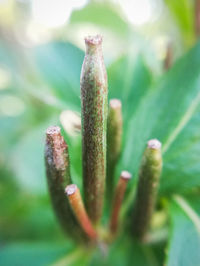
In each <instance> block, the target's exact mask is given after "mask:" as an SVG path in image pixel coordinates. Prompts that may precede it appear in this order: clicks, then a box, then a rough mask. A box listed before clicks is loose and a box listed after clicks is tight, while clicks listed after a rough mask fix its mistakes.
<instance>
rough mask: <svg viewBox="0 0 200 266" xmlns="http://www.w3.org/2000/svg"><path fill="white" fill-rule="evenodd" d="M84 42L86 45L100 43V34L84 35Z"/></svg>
mask: <svg viewBox="0 0 200 266" xmlns="http://www.w3.org/2000/svg"><path fill="white" fill-rule="evenodd" d="M85 43H86V44H88V45H98V44H101V43H102V36H101V35H96V36H87V37H85Z"/></svg>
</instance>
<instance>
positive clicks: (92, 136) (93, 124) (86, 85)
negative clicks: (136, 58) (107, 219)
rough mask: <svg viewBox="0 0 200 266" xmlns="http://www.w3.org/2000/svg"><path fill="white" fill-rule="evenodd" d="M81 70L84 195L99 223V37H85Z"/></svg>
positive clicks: (102, 138) (103, 85) (103, 77)
mask: <svg viewBox="0 0 200 266" xmlns="http://www.w3.org/2000/svg"><path fill="white" fill-rule="evenodd" d="M85 44H86V54H85V58H84V62H83V66H82V71H81V111H82V162H83V184H84V199H85V203H86V209H87V211H88V214H89V217H90V218H91V220H92V221H93V222H94V223H95V224H96V223H98V221H99V219H100V217H101V214H102V208H103V197H104V186H105V185H104V183H105V175H106V128H107V74H106V69H105V65H104V60H103V54H102V47H101V44H102V37H101V36H99V35H97V36H93V37H87V38H85Z"/></svg>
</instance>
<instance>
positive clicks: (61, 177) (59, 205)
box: [45, 126, 83, 239]
mask: <svg viewBox="0 0 200 266" xmlns="http://www.w3.org/2000/svg"><path fill="white" fill-rule="evenodd" d="M45 163H46V176H47V182H48V188H49V193H50V197H51V202H52V205H53V208H54V212H55V214H56V216H57V218H58V220H59V222H60V224H61V226H62V227H63V229H64V231H65V232H66V233H67V234H68V235H71V236H72V237H75V238H76V239H77V238H78V239H81V238H82V237H83V232H82V230H81V229H80V227H79V225H78V223H77V222H76V220H75V217H74V215H73V213H72V211H71V209H70V206H69V203H68V200H67V198H66V196H65V193H64V189H65V186H66V185H69V184H70V183H71V177H70V164H69V154H68V146H67V144H66V142H65V141H64V138H63V137H62V136H61V133H60V128H59V127H57V126H51V127H49V128H48V129H47V130H46V144H45Z"/></svg>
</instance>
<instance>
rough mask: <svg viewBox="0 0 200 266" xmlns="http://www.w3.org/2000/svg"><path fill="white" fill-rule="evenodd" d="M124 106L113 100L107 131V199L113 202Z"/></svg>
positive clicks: (110, 106)
mask: <svg viewBox="0 0 200 266" xmlns="http://www.w3.org/2000/svg"><path fill="white" fill-rule="evenodd" d="M121 109H122V104H121V101H120V100H118V99H111V100H110V104H109V111H108V131H107V179H106V184H107V199H108V202H110V201H111V198H112V193H113V187H114V184H113V183H114V182H113V181H114V171H115V166H116V164H117V161H118V159H119V156H120V152H121V142H122V110H121Z"/></svg>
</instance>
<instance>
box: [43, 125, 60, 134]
mask: <svg viewBox="0 0 200 266" xmlns="http://www.w3.org/2000/svg"><path fill="white" fill-rule="evenodd" d="M46 134H47V135H50V136H51V135H58V134H60V127H58V126H50V127H48V128H47V131H46Z"/></svg>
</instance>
